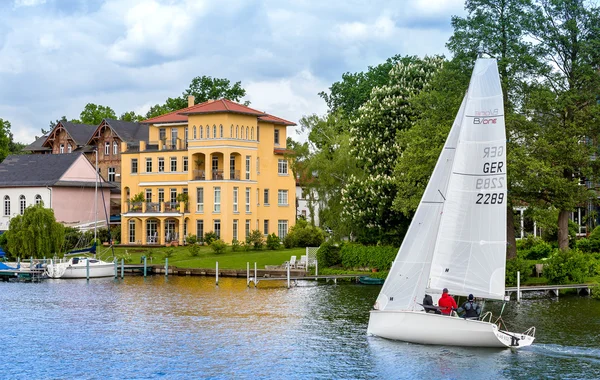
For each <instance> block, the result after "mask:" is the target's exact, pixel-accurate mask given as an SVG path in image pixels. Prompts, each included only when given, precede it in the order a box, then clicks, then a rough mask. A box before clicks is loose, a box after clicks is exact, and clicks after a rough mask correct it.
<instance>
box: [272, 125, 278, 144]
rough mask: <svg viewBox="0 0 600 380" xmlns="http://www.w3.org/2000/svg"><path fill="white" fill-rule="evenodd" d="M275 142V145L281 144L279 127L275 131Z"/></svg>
mask: <svg viewBox="0 0 600 380" xmlns="http://www.w3.org/2000/svg"><path fill="white" fill-rule="evenodd" d="M273 142H274V143H275V145H277V146H279V129H277V128H276V129H275V131H274V132H273Z"/></svg>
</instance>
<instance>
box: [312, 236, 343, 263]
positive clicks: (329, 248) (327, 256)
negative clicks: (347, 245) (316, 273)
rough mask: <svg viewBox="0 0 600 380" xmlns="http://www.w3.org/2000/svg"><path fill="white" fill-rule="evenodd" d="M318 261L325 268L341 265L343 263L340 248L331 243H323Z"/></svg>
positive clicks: (318, 254)
mask: <svg viewBox="0 0 600 380" xmlns="http://www.w3.org/2000/svg"><path fill="white" fill-rule="evenodd" d="M317 261H318V262H319V266H320V267H323V268H327V267H333V266H336V265H340V264H341V263H342V259H341V256H340V247H339V246H337V245H335V244H333V243H331V242H325V243H323V244H322V245H321V247H320V248H319V250H318V251H317Z"/></svg>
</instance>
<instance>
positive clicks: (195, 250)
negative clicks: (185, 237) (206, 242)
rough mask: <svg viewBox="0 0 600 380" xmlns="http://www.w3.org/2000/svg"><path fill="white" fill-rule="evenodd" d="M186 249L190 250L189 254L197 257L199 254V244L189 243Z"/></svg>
mask: <svg viewBox="0 0 600 380" xmlns="http://www.w3.org/2000/svg"><path fill="white" fill-rule="evenodd" d="M188 251H189V252H190V256H192V257H197V256H198V255H200V246H198V245H197V244H190V245H188Z"/></svg>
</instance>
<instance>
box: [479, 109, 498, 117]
mask: <svg viewBox="0 0 600 380" xmlns="http://www.w3.org/2000/svg"><path fill="white" fill-rule="evenodd" d="M475 116H498V108H496V109H493V110H484V111H475Z"/></svg>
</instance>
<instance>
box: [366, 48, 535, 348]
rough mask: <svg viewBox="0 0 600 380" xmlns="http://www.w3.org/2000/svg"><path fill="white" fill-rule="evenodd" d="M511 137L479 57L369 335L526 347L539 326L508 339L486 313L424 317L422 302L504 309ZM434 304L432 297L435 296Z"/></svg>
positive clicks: (491, 62)
mask: <svg viewBox="0 0 600 380" xmlns="http://www.w3.org/2000/svg"><path fill="white" fill-rule="evenodd" d="M506 185H507V180H506V132H505V124H504V105H503V98H502V87H501V85H500V77H499V74H498V66H497V62H496V60H495V59H489V58H488V59H484V58H479V59H477V61H476V63H475V67H474V69H473V74H472V76H471V81H470V84H469V89H468V91H467V94H466V95H465V97H464V99H463V101H462V104H461V106H460V109H459V111H458V114H457V116H456V119H455V120H454V123H453V125H452V128H451V129H450V132H449V134H448V138H447V140H446V143H445V145H444V148H443V150H442V153H441V154H440V156H439V158H438V161H437V164H436V166H435V169H434V171H433V174H432V176H431V178H430V180H429V183H428V184H427V187H426V189H425V192H424V194H423V197H422V199H421V202H420V204H419V206H418V208H417V211H416V213H415V215H414V218H413V220H412V222H411V225H410V227H409V229H408V232H407V234H406V237H405V238H404V241H403V242H402V245H401V247H400V250H399V251H398V254H397V256H396V258H395V260H394V262H393V264H392V268H391V270H390V273H389V275H388V277H387V279H386V281H385V283H384V285H383V286H382V288H381V292H380V293H379V296H378V297H377V301H376V303H375V306H374V308H373V310H371V312H370V316H369V326H368V329H367V333H368V334H370V335H376V336H379V337H383V338H388V339H394V340H401V341H406V342H412V343H420V344H436V345H452V346H474V347H503V348H505V347H511V348H520V347H525V346H529V345H531V344H532V343H533V341H534V339H535V327H532V328H530V329H528V330H526V331H525V332H523V333H515V332H510V331H505V330H502V329H501V328H500V327H499V325H501V323H500V321H501V319H497V320H492V318H493V317H492V314H491V313H490V312H488V313H486V314H484V315H483V316H482V317H481V318H479V319H477V320H471V319H465V318H461V317H459V316H458V315H456V313H452V315H450V316H447V315H442V314H435V313H428V312H427V311H426V310H425V308H424V307H423V306H422V304H421V303H422V302H423V299H424V297H425V295H426V294H428V295H431V296H435V295H440V294H441V293H442V291H443V289H444V288H447V289H449V291H450V293H451V294H454V295H459V296H467V295H469V294H473V295H474V296H475V297H477V298H483V299H495V300H504V293H505V289H504V282H505V269H506V201H507V194H506ZM434 299H435V297H434Z"/></svg>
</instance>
